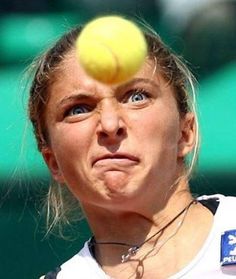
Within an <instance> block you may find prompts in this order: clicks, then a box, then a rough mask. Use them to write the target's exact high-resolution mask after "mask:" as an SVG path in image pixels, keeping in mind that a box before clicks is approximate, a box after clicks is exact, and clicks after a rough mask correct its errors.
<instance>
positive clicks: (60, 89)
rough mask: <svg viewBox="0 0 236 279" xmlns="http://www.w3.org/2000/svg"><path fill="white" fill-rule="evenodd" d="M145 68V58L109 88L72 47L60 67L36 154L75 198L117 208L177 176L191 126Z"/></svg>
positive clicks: (157, 192) (150, 195)
mask: <svg viewBox="0 0 236 279" xmlns="http://www.w3.org/2000/svg"><path fill="white" fill-rule="evenodd" d="M153 69H154V64H153V62H152V61H147V62H146V64H145V65H144V66H143V68H142V69H141V70H140V71H139V72H138V73H137V74H136V75H135V76H134V78H133V79H132V80H130V81H128V82H127V83H124V84H120V85H116V86H109V85H105V84H102V83H99V82H97V81H95V80H93V79H92V78H90V77H89V76H88V75H87V74H86V73H85V72H84V71H83V69H82V68H81V67H80V65H79V64H78V62H77V60H76V57H75V54H74V52H71V53H70V55H68V56H67V58H66V59H65V60H64V62H63V64H62V65H61V70H60V73H59V74H58V75H57V78H56V80H55V82H54V83H53V84H52V86H51V88H50V99H49V103H48V105H47V108H46V114H45V121H46V124H47V129H48V134H49V146H48V147H47V148H45V149H44V150H43V151H42V153H43V156H44V158H45V161H46V162H47V164H48V166H49V168H50V170H51V173H52V175H53V177H54V178H55V179H56V180H57V181H59V182H61V183H65V184H66V185H67V186H68V187H69V189H70V190H71V191H72V192H73V194H74V195H75V196H76V197H77V198H78V199H79V200H80V202H81V203H82V204H84V205H85V204H87V205H89V204H90V205H96V206H100V207H107V208H113V209H114V208H116V209H120V210H122V209H124V207H125V206H130V207H132V204H136V205H137V203H138V202H139V201H142V204H143V202H145V201H150V199H154V197H159V198H161V197H162V196H163V194H164V193H166V192H167V191H168V190H169V188H170V186H171V184H173V182H174V181H175V179H176V178H177V176H178V175H179V174H180V170H181V169H182V167H183V160H182V159H183V157H184V156H185V155H186V154H187V153H188V152H189V151H190V149H191V148H192V146H190V142H189V138H191V127H190V126H191V125H190V124H189V119H187V117H186V118H185V119H180V115H179V112H178V109H177V104H176V100H175V98H174V95H173V92H172V89H171V87H170V86H169V85H167V82H166V81H165V80H164V79H163V78H162V77H161V76H160V74H157V73H154V72H153ZM188 130H189V131H188ZM189 133H190V134H189ZM189 135H190V136H189Z"/></svg>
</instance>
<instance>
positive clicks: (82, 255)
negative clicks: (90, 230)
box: [40, 242, 106, 279]
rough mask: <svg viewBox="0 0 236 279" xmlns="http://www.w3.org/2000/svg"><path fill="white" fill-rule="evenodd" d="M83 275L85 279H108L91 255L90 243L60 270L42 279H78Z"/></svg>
mask: <svg viewBox="0 0 236 279" xmlns="http://www.w3.org/2000/svg"><path fill="white" fill-rule="evenodd" d="M81 274H83V276H84V277H83V278H84V279H87V278H88V279H90V278H106V276H104V275H105V274H104V272H103V270H102V269H101V267H100V266H99V265H98V263H97V262H96V260H95V259H94V258H93V256H92V255H91V253H90V250H89V247H88V242H86V243H85V244H84V247H83V248H82V249H81V250H80V251H79V253H77V254H76V255H74V256H73V257H72V258H70V259H69V260H67V261H66V262H65V263H63V264H62V265H61V266H60V268H58V269H56V270H55V271H53V272H49V273H47V274H46V275H45V276H44V277H42V278H40V279H56V278H70V279H77V278H78V276H79V275H81Z"/></svg>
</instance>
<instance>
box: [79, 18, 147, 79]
mask: <svg viewBox="0 0 236 279" xmlns="http://www.w3.org/2000/svg"><path fill="white" fill-rule="evenodd" d="M76 53H77V55H78V59H79V61H80V64H81V65H82V67H83V68H84V69H85V71H86V72H87V74H89V75H90V76H92V77H93V78H95V79H96V80H99V81H101V82H103V83H107V84H116V83H121V82H124V81H127V80H129V79H130V78H132V76H133V75H134V74H136V73H137V71H138V70H139V69H140V67H141V66H142V65H143V63H144V61H145V58H146V56H147V43H146V40H145V37H144V34H143V32H142V31H141V30H140V29H139V27H138V26H137V25H136V24H134V23H133V22H131V21H129V20H127V19H124V18H122V17H119V16H104V17H100V18H97V19H95V20H92V21H91V22H89V23H88V24H87V25H86V26H85V27H84V29H83V30H82V32H81V34H80V35H79V37H78V39H77V41H76Z"/></svg>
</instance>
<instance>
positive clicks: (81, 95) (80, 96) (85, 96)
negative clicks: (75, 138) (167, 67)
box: [56, 78, 160, 108]
mask: <svg viewBox="0 0 236 279" xmlns="http://www.w3.org/2000/svg"><path fill="white" fill-rule="evenodd" d="M141 82H142V83H146V84H151V85H152V86H154V87H156V88H157V89H159V88H160V87H159V85H158V84H157V83H156V82H155V81H153V80H151V79H148V78H134V79H132V80H130V81H128V82H126V83H124V84H121V85H118V86H117V87H116V89H122V88H125V87H128V86H134V85H135V84H136V83H141ZM95 95H96V94H95V93H94V94H91V93H86V92H83V93H82V92H81V93H74V94H72V95H69V96H65V97H64V98H63V99H61V100H60V101H59V102H58V104H57V105H56V107H57V108H60V107H61V106H64V105H66V104H67V103H70V102H73V101H79V100H86V99H88V98H91V97H94V96H95Z"/></svg>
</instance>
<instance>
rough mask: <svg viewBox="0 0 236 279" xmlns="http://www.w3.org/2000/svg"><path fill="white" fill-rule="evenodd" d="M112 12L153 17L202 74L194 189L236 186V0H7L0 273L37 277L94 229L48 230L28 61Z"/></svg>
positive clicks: (0, 13) (1, 62)
mask: <svg viewBox="0 0 236 279" xmlns="http://www.w3.org/2000/svg"><path fill="white" fill-rule="evenodd" d="M108 13H113V14H114V13H119V14H124V15H128V16H131V17H134V18H140V17H141V18H143V19H145V21H146V22H147V23H148V24H150V25H151V26H153V28H154V29H156V31H157V32H159V33H160V34H161V36H162V37H163V39H164V40H165V41H166V43H167V44H169V45H170V46H171V48H172V49H174V50H175V51H176V52H178V53H179V54H180V55H183V56H184V57H185V59H186V60H187V61H188V62H189V65H190V67H191V69H192V71H193V72H194V74H195V75H196V77H197V79H198V81H199V84H198V110H199V118H200V129H201V150H200V158H199V163H198V170H197V173H196V175H195V177H194V178H193V179H192V182H191V187H192V191H193V192H194V193H197V194H199V195H200V194H203V193H207V194H210V193H223V194H228V195H236V182H235V181H236V120H235V114H236V2H235V1H207V0H205V1H203V0H202V1H194V0H190V1H189V0H188V1H187V0H162V1H161V0H159V1H158V0H148V1H147V0H127V1H115V0H113V1H112V0H67V1H66V0H57V1H56V0H40V1H30V0H25V1H23V0H12V1H11V0H1V1H0V104H1V110H0V116H1V118H0V119H1V122H0V278H5V279H13V278H14V279H15V278H21V279H33V278H38V277H39V275H41V274H43V273H45V272H46V271H49V270H51V269H53V268H54V267H55V266H57V265H60V263H62V262H63V261H65V260H66V259H67V258H69V257H70V256H72V255H73V254H74V253H76V251H78V250H79V249H80V247H81V245H82V242H83V241H84V240H85V239H86V238H87V237H88V236H89V235H90V233H89V229H88V226H87V224H86V222H85V221H82V222H81V223H80V224H79V225H78V226H77V227H76V228H74V230H75V229H76V230H77V231H78V235H79V236H78V237H77V239H74V240H70V241H66V240H62V239H60V238H58V237H57V236H55V235H50V236H45V229H44V216H43V213H42V210H41V203H42V200H43V196H44V194H45V193H46V191H47V185H48V183H49V175H48V172H47V170H46V168H45V166H44V164H43V162H42V160H41V158H40V156H39V154H38V152H37V149H36V145H35V141H34V139H33V137H32V131H31V126H30V124H29V122H28V120H27V115H26V101H27V94H28V93H27V68H28V66H29V64H30V63H31V62H32V60H33V59H34V57H35V56H38V55H39V54H40V53H42V52H43V50H45V49H46V48H47V47H48V46H49V45H51V44H52V43H53V42H54V41H55V40H56V39H57V38H58V37H59V36H60V34H62V33H63V32H64V31H66V30H68V29H69V28H70V27H72V26H74V25H75V24H78V23H84V22H86V21H87V20H89V19H90V18H92V17H94V16H98V15H103V14H108ZM235 214H236V213H232V217H233V218H236V217H235ZM73 233H74V232H73Z"/></svg>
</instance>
